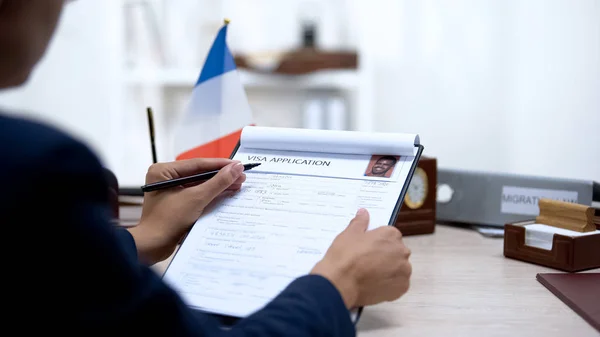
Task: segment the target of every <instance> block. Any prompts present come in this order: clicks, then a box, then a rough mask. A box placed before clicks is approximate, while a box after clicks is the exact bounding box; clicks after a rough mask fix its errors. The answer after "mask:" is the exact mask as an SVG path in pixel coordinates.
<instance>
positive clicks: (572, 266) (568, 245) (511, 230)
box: [504, 219, 600, 272]
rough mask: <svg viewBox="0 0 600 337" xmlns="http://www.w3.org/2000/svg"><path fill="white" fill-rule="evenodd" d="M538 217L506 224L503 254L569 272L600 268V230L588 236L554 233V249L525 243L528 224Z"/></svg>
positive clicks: (552, 246)
mask: <svg viewBox="0 0 600 337" xmlns="http://www.w3.org/2000/svg"><path fill="white" fill-rule="evenodd" d="M535 223H536V221H535V220H533V219H532V220H531V221H522V222H515V223H509V224H506V225H505V226H504V256H506V257H508V258H512V259H517V260H522V261H526V262H530V263H535V264H539V265H542V266H545V267H550V268H554V269H558V270H562V271H567V272H578V271H583V270H587V269H593V268H600V232H599V233H596V234H590V235H585V236H574V237H573V236H568V235H561V234H556V233H555V234H554V235H553V237H552V244H551V249H550V250H546V249H542V248H538V247H533V246H530V245H527V244H526V237H525V236H526V229H525V226H526V225H531V224H535Z"/></svg>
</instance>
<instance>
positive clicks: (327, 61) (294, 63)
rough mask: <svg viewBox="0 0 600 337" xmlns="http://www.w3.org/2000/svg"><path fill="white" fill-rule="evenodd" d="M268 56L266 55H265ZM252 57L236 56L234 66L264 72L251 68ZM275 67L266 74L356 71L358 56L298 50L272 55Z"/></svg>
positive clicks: (351, 52) (353, 53) (346, 52)
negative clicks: (336, 70) (337, 70)
mask: <svg viewBox="0 0 600 337" xmlns="http://www.w3.org/2000/svg"><path fill="white" fill-rule="evenodd" d="M267 56H268V55H267ZM252 57H253V56H252V55H241V54H240V55H236V56H235V57H234V61H235V64H236V66H237V67H238V68H244V69H249V70H252V71H259V72H265V71H263V70H261V69H260V68H256V67H254V66H252V62H251V59H252ZM273 58H274V59H277V62H278V64H277V66H276V67H275V68H274V69H273V70H272V71H268V73H272V74H282V75H303V74H308V73H311V72H315V71H318V70H331V69H356V68H357V67H358V55H357V54H356V52H353V51H335V52H334V51H319V50H318V49H312V48H306V49H298V50H294V51H290V52H286V53H281V54H274V55H273Z"/></svg>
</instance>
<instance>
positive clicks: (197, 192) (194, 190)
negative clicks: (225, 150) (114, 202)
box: [129, 158, 246, 264]
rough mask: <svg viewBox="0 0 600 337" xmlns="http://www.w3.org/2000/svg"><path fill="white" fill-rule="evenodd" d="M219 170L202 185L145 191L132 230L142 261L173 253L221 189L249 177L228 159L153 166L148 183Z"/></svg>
mask: <svg viewBox="0 0 600 337" xmlns="http://www.w3.org/2000/svg"><path fill="white" fill-rule="evenodd" d="M218 169H220V171H219V173H217V175H215V176H214V177H213V178H211V179H209V180H207V181H205V182H203V183H201V184H195V185H194V186H186V187H183V186H178V187H175V188H167V189H163V190H158V191H153V192H148V193H145V194H144V204H143V206H142V217H141V219H140V223H139V224H138V225H137V226H135V227H132V228H130V229H129V231H130V232H131V234H132V235H133V237H134V240H135V243H136V246H137V250H138V252H139V255H140V259H141V260H143V261H144V262H146V263H149V264H154V263H156V262H159V261H162V260H164V259H166V258H168V257H169V256H171V254H172V253H173V252H174V251H175V248H176V246H177V244H178V243H179V242H180V240H181V239H182V238H183V236H184V235H185V234H186V233H187V231H188V230H189V229H190V228H191V226H192V225H193V224H194V223H195V222H196V220H198V218H199V217H200V215H202V212H203V211H204V208H205V207H206V206H207V205H208V204H209V203H210V202H211V201H213V199H215V198H216V197H217V196H218V195H219V194H221V193H222V192H224V191H226V190H238V189H240V188H241V185H242V183H243V182H244V181H245V180H246V175H245V174H244V173H243V170H244V167H243V165H242V164H241V163H239V162H237V161H232V160H230V159H225V158H212V159H200V158H198V159H188V160H180V161H175V162H170V163H159V164H154V165H152V166H150V168H149V169H148V173H147V174H146V183H147V184H149V183H154V182H157V181H162V180H168V179H173V178H180V177H185V176H190V175H193V174H197V173H202V172H206V171H211V170H218Z"/></svg>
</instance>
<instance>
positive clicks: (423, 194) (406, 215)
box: [395, 156, 437, 235]
mask: <svg viewBox="0 0 600 337" xmlns="http://www.w3.org/2000/svg"><path fill="white" fill-rule="evenodd" d="M436 200H437V160H436V158H432V157H425V156H423V157H421V160H419V163H418V164H417V169H416V171H415V173H414V175H413V178H412V180H411V182H410V185H409V188H408V191H407V192H406V195H405V197H404V203H403V204H402V208H400V212H399V213H398V218H397V219H396V224H395V226H396V227H397V228H398V229H400V231H401V232H402V235H416V234H430V233H433V232H434V231H435V220H436V219H435V205H436Z"/></svg>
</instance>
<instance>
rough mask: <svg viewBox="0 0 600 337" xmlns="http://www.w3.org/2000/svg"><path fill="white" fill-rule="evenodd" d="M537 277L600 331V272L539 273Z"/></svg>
mask: <svg viewBox="0 0 600 337" xmlns="http://www.w3.org/2000/svg"><path fill="white" fill-rule="evenodd" d="M536 278H537V280H538V281H539V282H540V283H541V284H543V285H544V287H546V288H548V290H550V291H551V292H552V293H553V294H554V295H556V297H558V298H559V299H560V300H561V301H563V302H564V303H565V304H566V305H568V306H569V308H571V309H573V311H575V312H576V313H577V314H579V315H580V316H581V317H582V318H583V319H584V320H586V321H587V322H588V323H590V324H591V325H592V326H593V327H594V328H596V329H597V330H598V331H599V332H600V273H584V274H554V273H538V274H537V276H536Z"/></svg>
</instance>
